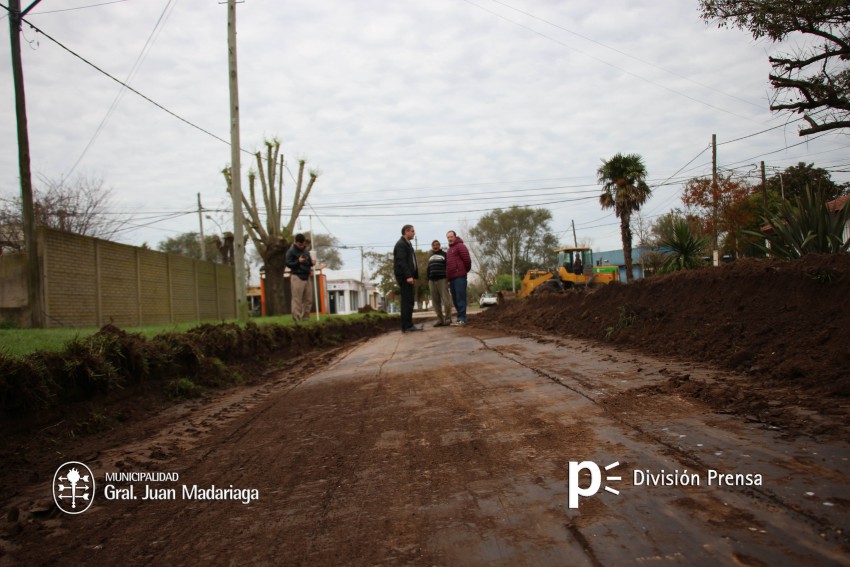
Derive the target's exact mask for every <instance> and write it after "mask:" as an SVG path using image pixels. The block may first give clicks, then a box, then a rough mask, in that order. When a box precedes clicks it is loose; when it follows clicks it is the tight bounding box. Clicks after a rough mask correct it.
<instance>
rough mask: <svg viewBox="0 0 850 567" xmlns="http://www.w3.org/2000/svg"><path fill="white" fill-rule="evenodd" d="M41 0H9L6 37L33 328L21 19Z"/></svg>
mask: <svg viewBox="0 0 850 567" xmlns="http://www.w3.org/2000/svg"><path fill="white" fill-rule="evenodd" d="M40 1H41V0H35V2H33V3H32V4H30V5H29V7H28V8H27V9H26V10H24V11H23V12H22V11H21V1H20V0H9V38H10V40H11V44H12V78H13V80H14V83H15V114H16V116H17V121H18V171H19V172H20V176H21V203H22V205H23V206H22V210H21V214H22V216H23V230H24V245H25V246H26V248H27V304H28V305H29V307H30V321H31V324H32V326H33V328H35V329H39V328H41V327H43V326H44V317H43V314H44V308H43V306H42V297H41V266H40V265H39V263H38V243H37V242H36V234H35V209H34V207H33V198H32V172H31V171H30V141H29V133H28V130H27V103H26V96H25V95H24V67H23V63H22V62H21V36H20V33H21V22H22V21H23V18H24V16H26V15H27V13H28V12H29V11H30V10H32V9H33V8H34V7H35V5H36V4H38V3H39V2H40Z"/></svg>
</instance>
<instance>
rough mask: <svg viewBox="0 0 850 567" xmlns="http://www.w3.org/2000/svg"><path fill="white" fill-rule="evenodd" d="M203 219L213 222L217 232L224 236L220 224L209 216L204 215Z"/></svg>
mask: <svg viewBox="0 0 850 567" xmlns="http://www.w3.org/2000/svg"><path fill="white" fill-rule="evenodd" d="M204 218H207V219H209V220H211V221H213V222H214V223H215V225H216V226H217V227H218V231H219V232H220V233H221V234H224V230H223V229H222V228H221V225H220V224H218V221H217V220H215V219H214V218H212V217H211V216H210V215H204Z"/></svg>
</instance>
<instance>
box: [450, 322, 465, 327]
mask: <svg viewBox="0 0 850 567" xmlns="http://www.w3.org/2000/svg"><path fill="white" fill-rule="evenodd" d="M464 325H466V321H457V322H455V323H452V327H463V326H464Z"/></svg>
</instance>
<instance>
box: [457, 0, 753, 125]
mask: <svg viewBox="0 0 850 567" xmlns="http://www.w3.org/2000/svg"><path fill="white" fill-rule="evenodd" d="M463 1H464V2H466V3H467V4H469V5H471V6H475V7H476V8H478V9H479V10H483V11H485V12H487V13H489V14H492V15H494V16H496V17H497V18H501V19H503V20H505V21H507V22H510V23H512V24H514V25H515V26H518V27H521V28H523V29H525V30H528V31H530V32H531V33H534V34H536V35H539V36H540V37H542V38H544V39H548V40H549V41H551V42H554V43H557V44H558V45H560V46H562V47H564V48H566V49H569V50H572V51H575V52H576V53H580V54H581V55H584V56H585V57H588V58H590V59H593V60H594V61H597V62H599V63H602V64H603V65H608V66H609V67H613V68H614V69H617V70H618V71H620V72H621V73H625V74H626V75H629V76H631V77H634V78H636V79H639V80H641V81H644V82H645V83H649V84H650V85H654V86H656V87H658V88H661V89H664V90H665V91H667V92H670V93H672V94H675V95H678V96H680V97H683V98H686V99H688V100H691V101H693V102H696V103H698V104H701V105H703V106H707V107H708V108H711V109H713V110H717V111H719V112H724V113H726V114H730V115H732V116H735V117H736V118H741V119H743V120H747V121H750V122H756V123H758V121H757V120H753V119H752V118H750V117H748V116H742V115H740V114H736V113H734V112H732V111H731V110H726V109H725V108H720V107H719V106H715V105H713V104H711V103H708V102H705V101H703V100H700V99H698V98H695V97H692V96H690V95H687V94H685V93H683V92H680V91H677V90H676V89H672V88H670V87H667V86H665V85H662V84H661V83H659V82H657V81H653V80H652V79H647V78H646V77H643V76H642V75H638V74H637V73H634V72H632V71H629V70H627V69H624V68H623V67H620V66H618V65H615V64H613V63H609V62H608V61H605V60H604V59H600V58H599V57H596V56H594V55H591V54H589V53H586V52H584V51H582V50H581V49H576V48H575V47H572V46H570V45H567V44H566V43H564V42H562V41H560V40H557V39H555V38H553V37H550V36H548V35H546V34H545V33H542V32H539V31H537V30H535V29H534V28H531V27H528V26H526V25H524V24H521V23H519V22H517V21H514V20H512V19H510V18H508V17H507V16H503V15H502V14H499V13H497V12H494V11H492V10H488V9H487V8H485V7H483V6H481V5H479V4H476V3H475V2H472V0H463Z"/></svg>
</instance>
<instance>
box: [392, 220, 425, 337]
mask: <svg viewBox="0 0 850 567" xmlns="http://www.w3.org/2000/svg"><path fill="white" fill-rule="evenodd" d="M414 236H416V231H415V230H414V229H413V225H412V224H406V225H404V226H403V227H402V229H401V238H399V240H398V242H396V244H395V248H394V249H393V274H394V275H395V279H396V281H397V282H398V286H399V288H401V332H402V333H407V332H409V331H421V330H422V327H417V326H415V325H414V324H413V303H414V301H415V295H416V280H418V279H419V265H418V264H417V263H416V251H415V250H413V245H412V244H411V243H410V241H411V240H413V237H414Z"/></svg>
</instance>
